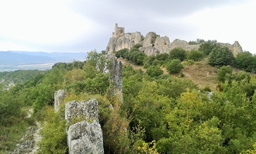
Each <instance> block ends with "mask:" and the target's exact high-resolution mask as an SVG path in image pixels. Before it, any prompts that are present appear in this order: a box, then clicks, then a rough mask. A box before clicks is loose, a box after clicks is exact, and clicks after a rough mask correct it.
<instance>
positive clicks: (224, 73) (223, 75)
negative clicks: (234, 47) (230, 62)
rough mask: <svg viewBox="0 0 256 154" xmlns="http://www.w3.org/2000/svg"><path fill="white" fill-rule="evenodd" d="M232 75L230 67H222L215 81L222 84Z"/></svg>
mask: <svg viewBox="0 0 256 154" xmlns="http://www.w3.org/2000/svg"><path fill="white" fill-rule="evenodd" d="M231 75H232V68H231V67H230V66H222V67H221V68H220V69H219V70H218V72H217V79H218V81H220V82H224V81H225V80H226V79H227V78H230V77H231Z"/></svg>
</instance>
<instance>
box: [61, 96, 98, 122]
mask: <svg viewBox="0 0 256 154" xmlns="http://www.w3.org/2000/svg"><path fill="white" fill-rule="evenodd" d="M76 118H79V119H84V118H85V119H87V120H96V121H98V101H97V100H96V99H92V100H89V101H87V102H85V101H82V102H81V103H79V102H77V101H71V102H69V103H67V104H66V105H65V120H66V121H67V122H70V121H71V120H72V119H76Z"/></svg>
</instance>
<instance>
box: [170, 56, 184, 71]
mask: <svg viewBox="0 0 256 154" xmlns="http://www.w3.org/2000/svg"><path fill="white" fill-rule="evenodd" d="M166 69H167V71H168V72H169V73H170V74H171V73H179V72H180V71H181V70H182V69H183V66H182V64H181V62H180V60H179V59H173V60H172V61H171V62H170V63H169V64H167V66H166Z"/></svg>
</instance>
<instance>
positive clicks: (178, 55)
mask: <svg viewBox="0 0 256 154" xmlns="http://www.w3.org/2000/svg"><path fill="white" fill-rule="evenodd" d="M169 59H171V60H173V59H179V60H180V61H183V60H184V59H186V50H184V49H182V48H174V49H173V50H171V51H170V53H169Z"/></svg>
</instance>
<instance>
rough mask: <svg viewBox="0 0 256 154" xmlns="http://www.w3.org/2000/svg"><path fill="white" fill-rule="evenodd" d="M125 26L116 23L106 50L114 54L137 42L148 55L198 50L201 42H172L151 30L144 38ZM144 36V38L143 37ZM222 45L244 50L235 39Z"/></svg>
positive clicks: (177, 40) (237, 50)
mask: <svg viewBox="0 0 256 154" xmlns="http://www.w3.org/2000/svg"><path fill="white" fill-rule="evenodd" d="M124 30H125V29H124V28H123V27H118V25H117V24H116V25H115V28H114V32H113V35H112V37H111V38H110V40H109V43H108V45H107V48H106V51H107V53H109V54H112V53H113V52H115V51H119V50H121V49H125V48H127V49H131V48H132V47H133V46H134V45H135V44H141V45H142V47H141V48H140V49H139V50H140V51H141V52H144V53H145V54H146V55H148V56H151V55H157V54H160V53H169V52H170V50H172V49H174V48H182V49H184V50H187V51H191V50H197V49H198V48H199V46H200V44H193V45H191V44H189V43H188V42H186V41H184V40H179V39H175V40H174V41H173V42H172V43H170V40H169V38H168V37H167V36H164V37H160V36H159V35H157V34H156V33H154V32H149V33H148V34H147V35H146V37H145V38H144V37H143V36H142V35H141V34H140V33H139V32H135V33H124ZM143 38H144V39H143ZM219 44H220V45H222V46H226V47H228V48H229V49H230V50H231V51H232V52H233V54H234V56H236V55H237V54H238V53H240V52H243V50H242V47H241V46H240V44H239V43H238V42H237V41H235V43H234V44H233V45H231V44H229V43H219Z"/></svg>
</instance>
